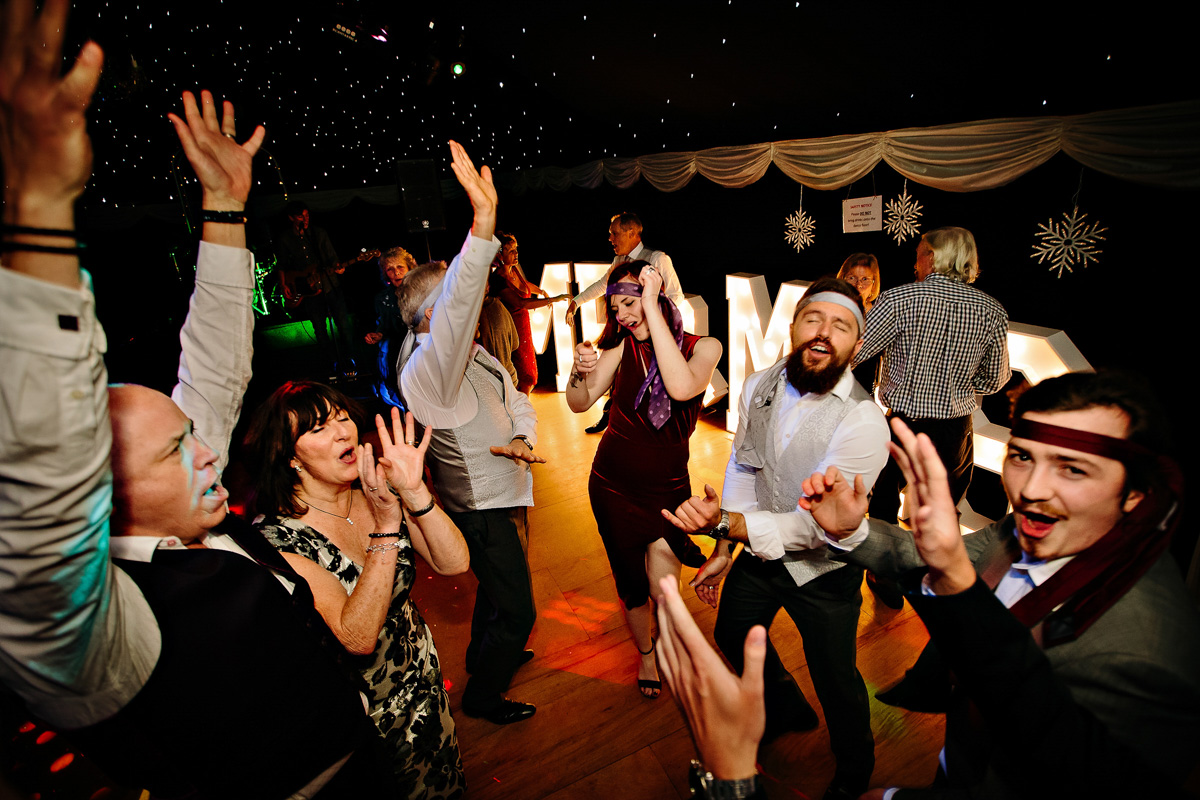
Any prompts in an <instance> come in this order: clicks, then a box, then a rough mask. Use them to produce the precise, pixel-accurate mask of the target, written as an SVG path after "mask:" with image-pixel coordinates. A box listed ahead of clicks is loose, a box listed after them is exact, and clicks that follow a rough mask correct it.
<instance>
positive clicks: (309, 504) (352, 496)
mask: <svg viewBox="0 0 1200 800" xmlns="http://www.w3.org/2000/svg"><path fill="white" fill-rule="evenodd" d="M306 502H307V503H308V507H309V508H311V509H313V510H315V511H320V512H321V513H322V514H328V515H329V516H331V517H337V518H338V519H344V520H346V522H349V523H350V524H351V525H353V524H354V520H352V519H350V510H351V509H352V508H354V490H353V489H351V490H350V505H348V506H346V516H344V517H343V516H342V515H341V514H335V513H333V512H332V511H326V510H325V509H323V508H317V507H316V506H314V505H313V504H312V501H311V500H309V501H306Z"/></svg>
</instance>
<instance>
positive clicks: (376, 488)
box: [367, 486, 379, 492]
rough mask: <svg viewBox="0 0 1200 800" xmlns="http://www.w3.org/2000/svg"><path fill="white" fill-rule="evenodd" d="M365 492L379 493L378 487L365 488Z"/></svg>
mask: <svg viewBox="0 0 1200 800" xmlns="http://www.w3.org/2000/svg"><path fill="white" fill-rule="evenodd" d="M367 491H368V492H378V491H379V487H378V486H368V487H367Z"/></svg>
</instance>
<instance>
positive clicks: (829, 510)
mask: <svg viewBox="0 0 1200 800" xmlns="http://www.w3.org/2000/svg"><path fill="white" fill-rule="evenodd" d="M800 492H801V495H800V502H799V506H800V508H803V509H804V510H805V511H808V512H809V513H811V514H812V516H813V519H814V520H815V521H816V523H817V524H818V525H820V526H821V528H822V529H823V530H824V531H825V533H827V534H829V535H830V536H831V537H833V538H834V539H845V538H846V537H847V536H849V535H851V534H852V533H854V532H855V531H856V530H857V529H858V526H859V525H860V524H861V523H862V521H863V517H865V516H866V515H867V502H868V500H869V499H870V492H868V491H867V487H866V486H865V485H864V484H863V479H862V476H861V475H855V476H854V485H853V486H852V485H850V484H849V483H847V482H846V476H844V475H843V474H842V471H841V470H839V469H838V468H837V467H830V468H829V469H828V470H826V471H825V474H824V475H822V474H821V473H819V472H814V473H813V474H812V475H810V476H809V477H807V478H805V479H804V481H803V483H801V484H800Z"/></svg>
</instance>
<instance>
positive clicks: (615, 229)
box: [567, 211, 683, 433]
mask: <svg viewBox="0 0 1200 800" xmlns="http://www.w3.org/2000/svg"><path fill="white" fill-rule="evenodd" d="M608 241H609V244H611V245H612V248H613V252H614V253H615V254H616V257H615V258H613V262H612V265H611V266H610V267H609V268H608V272H606V273H605V275H604V277H603V278H601V279H600V280H598V281H596V282H595V283H593V284H592V285H591V286H589V287H587V288H586V289H584V290H583V291H582V292H580V293H579V294H578V295H576V296H575V297H573V298H571V300H570V302H568V303H567V322H570V321H571V319H572V317H574V316H575V310H576V309H577V308H579V307H580V306H581V305H583V304H584V303H587V302H590V301H592V300H595V299H596V298H599V297H603V296H604V292H605V289H606V288H607V287H608V276H609V275H610V274H612V271H613V267H616V266H618V265H620V264H624V263H627V262H630V261H645V262H648V263H649V264H650V266H652V267H654V268H655V269H656V270H658V274H659V275H661V276H662V287H663V293H664V294H665V295H666V296H667V297H668V298H670V300H671V302H672V303H674V304H675V305H676V307H682V306H683V289H682V288H680V286H679V276H678V275H676V274H675V264H674V262H672V261H671V257H670V256H669V255H667V254H666V253H664V252H663V251H661V250H651V249H650V248H648V247H646V246H645V245H644V244H642V220H641V219H640V218H639V217H638V215H637V214H634V213H633V212H631V211H622V212H621V213H620V214H615V215H613V218H612V219H611V220H609V224H608ZM601 317H603V315H601ZM611 406H612V399H611V398H610V399H608V400H606V401H605V403H604V412H603V413H602V414H601V415H600V419H598V420H597V421H596V423H595V424H594V425H589V426H588V427H587V428H586V430H587V432H588V433H600V432H601V431H603V430H604V429H605V428H607V427H608V409H609V408H610V407H611Z"/></svg>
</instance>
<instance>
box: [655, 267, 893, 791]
mask: <svg viewBox="0 0 1200 800" xmlns="http://www.w3.org/2000/svg"><path fill="white" fill-rule="evenodd" d="M863 329H864V326H863V305H862V299H861V297H860V296H859V293H858V291H857V290H855V288H854V287H853V286H851V285H850V284H848V283H846V282H845V281H841V280H838V279H836V278H822V279H820V280H818V281H817V282H816V283H814V284H813V285H812V286H811V287H809V289H808V291H807V293H806V294H805V296H804V298H803V300H802V301H801V302H800V303H799V305H798V306H797V307H796V313H795V315H794V316H793V318H792V330H791V336H792V352H791V354H789V355H788V357H787V358H785V359H780V360H779V361H778V362H777V363H776V364H775V365H774V366H772V367H770V368H769V369H766V370H763V371H762V372H756V373H755V374H753V375H751V376H750V377H749V378H747V379H746V383H745V388H744V389H743V390H742V396H741V399H740V401H739V407H740V420H739V423H738V430H737V436H736V437H735V438H734V442H733V452H732V453H731V454H730V457H729V466H728V467H727V468H726V470H725V502H724V508H722V507H721V506H722V504H721V500H720V497H719V496H718V495H717V494H716V492H714V491H713V489H712V487H711V486H706V487H705V493H706V495H707V496H706V497H704V498H699V497H693V498H691V499H690V500H688V501H687V502H685V503H684V504H683V505H681V506H680V507H679V508H678V509H677V510H676V512H675V514H673V515H672V514H670V513H669V512H665V511H664V513H666V515H667V517H668V518H669V519H671V520H672V521H673V522H675V524H676V525H677V526H679V527H680V528H682V529H683V530H685V531H687V532H689V533H704V534H707V535H709V536H712V537H713V538H714V539H717V540H718V541H717V546H716V548H715V549H714V551H713V556H712V558H710V559H709V561H708V562H707V563H706V564H705V565H704V567H703V568H701V570H700V572H699V573H697V575H696V579H695V580H694V581H693V582H692V585H693V586H695V587H696V593H697V594H698V595H699V596H700V597H701V599H703V600H704V601H705V602H707V603H709V604H710V605H712V606H716V605H717V586H718V584H719V583H720V581H721V579H722V578H725V577H726V574H727V575H728V578H727V579H726V581H725V589H724V592H723V594H722V598H721V604H720V609H719V611H718V613H717V625H716V631H715V637H716V640H717V645H718V646H719V647H720V648H721V650H722V651H723V652H724V653H725V656H726V658H728V659H729V661H730V663H731V664H732V665H733V668H734V669H735V670H737V671H738V672H741V670H742V653H743V648H742V645H743V642H744V641H745V639H746V634H747V633H748V632H749V631H750V629H751V628H752V627H754V626H755V625H764V626H766V627H768V628H769V627H770V625H771V620H773V619H774V618H775V615H776V613H778V611H779V609H780V608H784V609H786V610H787V612H788V614H789V615H790V616H791V618H792V619H793V620H794V621H795V623H796V627H797V628H798V629H799V631H800V635H801V637H802V638H803V639H804V653H805V656H806V659H807V661H808V668H809V673H810V675H811V676H812V680H813V687H814V688H815V689H816V692H817V698H818V699H819V700H820V701H821V706H822V708H824V710H825V720H826V723H827V724H828V726H829V739H830V744H831V746H832V749H833V753H834V756H835V757H836V759H837V772H836V773H835V775H834V780H833V783H832V784H831V785H830V787H829V790H828V791H827V792H826V795H825V797H826V798H840V797H858V795H859V794H860V793H861V792H862V791H864V790H865V789H866V788H867V784H868V782H869V781H870V778H871V771H872V770H873V769H874V766H875V744H874V739H873V738H872V736H871V713H870V708H869V705H868V700H867V690H866V686H865V685H864V684H863V679H862V676H861V675H860V674H859V672H858V668H857V666H856V665H855V636H856V633H857V627H858V615H859V608H860V607H861V605H862V593H861V586H862V579H863V572H862V569H861V568H859V567H856V566H850V565H845V564H842V563H841V562H838V561H834V560H831V559H830V557H829V550H828V547H827V546H826V544H827V542H826V540H825V538H824V533H823V532H822V530H821V527H820V526H819V525H817V523H816V522H815V521H813V518H812V516H811V514H809V512H807V511H805V510H802V509H800V508H798V507H797V503H798V501H799V499H800V495H801V489H800V485H801V481H802V480H803V476H806V475H809V474H811V472H812V470H811V469H810V468H809V466H808V465H810V464H816V465H818V467H817V470H818V471H824V470H826V469H828V468H829V467H830V466H833V465H837V467H838V469H839V470H840V471H842V472H843V473H850V474H851V475H857V476H861V477H862V480H863V483H864V485H865V486H868V487H870V486H872V485H873V484H874V483H875V479H876V477H877V476H878V475H879V472H880V470H882V469H883V465H884V463H885V462H886V461H887V456H888V454H887V442H888V439H889V434H888V428H887V422H886V421H885V419H884V416H883V412H881V411H880V410H879V408H878V406H876V405H875V404H874V403H873V402H872V401H871V397H870V395H868V394H867V392H866V390H864V389H863V388H862V387H861V386H859V385H858V383H857V382H856V381H855V380H854V376H853V375H852V374H851V373H850V371H849V369H848V367H849V365H850V361H851V359H853V358H854V355H855V354H856V353H857V352H858V351H859V348H861V347H862V335H863ZM861 527H862V530H861V531H860V532H859V535H860V536H861V537H862V538H865V537H866V535H867V532H868V531H867V526H866V523H865V521H864V523H863V525H862V526H861ZM738 542H741V543H742V544H744V545H745V548H743V549H747V550H749V551H750V553H749V555H742V557H741V558H738V559H737V560H736V561H735V560H733V558H732V556H733V553H732V551H733V547H734V545H735V544H736V543H738ZM843 546H845V544H843ZM764 681H765V692H766V706H767V732H766V737H765V738H764V740H766V739H770V738H772V737H774V736H778V735H780V734H782V733H784V732H786V731H791V730H797V731H798V730H811V729H813V728H815V727H816V726H817V715H816V712H814V711H813V709H812V706H810V705H809V703H808V701H806V700H805V699H804V695H803V694H802V693H801V692H800V689H799V687H797V686H796V682H795V680H793V679H792V676H791V675H790V674H789V673H788V671H787V670H786V669H784V667H783V664H782V663H781V662H780V660H779V656H778V654H777V653H776V652H775V648H774V647H773V646H771V644H770V641H769V640H768V643H767V656H766V666H765V672H764Z"/></svg>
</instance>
